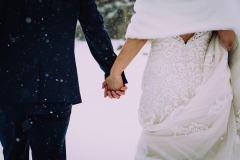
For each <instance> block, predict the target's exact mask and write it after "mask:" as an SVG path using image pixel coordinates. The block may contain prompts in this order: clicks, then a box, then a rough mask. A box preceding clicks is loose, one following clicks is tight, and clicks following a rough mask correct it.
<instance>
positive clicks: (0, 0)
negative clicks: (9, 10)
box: [0, 0, 6, 36]
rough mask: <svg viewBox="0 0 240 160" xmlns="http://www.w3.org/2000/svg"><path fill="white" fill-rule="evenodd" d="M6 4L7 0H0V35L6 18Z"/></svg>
mask: <svg viewBox="0 0 240 160" xmlns="http://www.w3.org/2000/svg"><path fill="white" fill-rule="evenodd" d="M4 6H5V0H0V36H1V32H2V26H3V19H4ZM5 7H6V6H5Z"/></svg>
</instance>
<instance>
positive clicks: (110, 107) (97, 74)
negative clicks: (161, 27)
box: [0, 40, 150, 160]
mask: <svg viewBox="0 0 240 160" xmlns="http://www.w3.org/2000/svg"><path fill="white" fill-rule="evenodd" d="M120 44H123V41H120V40H113V46H114V49H117V48H118V46H119V45H120ZM149 48H150V44H146V45H145V46H144V48H143V49H142V50H141V51H140V53H139V54H138V55H137V56H136V58H135V59H134V60H133V62H132V63H131V64H130V65H129V67H128V68H127V69H126V71H125V72H126V76H127V79H128V82H129V84H128V85H127V86H128V87H129V89H128V91H127V92H126V95H125V96H124V97H121V99H120V100H111V99H104V98H103V90H102V89H101V84H102V82H103V72H102V71H101V70H100V69H99V66H98V64H97V63H96V62H95V61H94V59H93V58H92V56H91V54H90V52H89V50H88V47H87V44H86V42H82V41H76V53H75V54H76V62H77V67H78V72H79V75H81V76H79V83H80V90H81V95H82V99H83V103H82V104H79V105H75V106H74V107H73V111H72V116H71V122H70V126H69V129H68V133H67V157H68V158H67V159H68V160H133V157H134V153H135V147H136V144H137V141H138V137H139V135H140V132H141V128H140V125H139V123H138V117H137V109H138V103H139V98H140V94H141V88H140V86H141V79H142V73H143V69H144V67H145V64H146V60H147V56H146V53H148V52H149ZM118 52H119V51H116V53H118ZM0 150H2V148H1V145H0ZM0 160H3V156H2V155H1V154H0Z"/></svg>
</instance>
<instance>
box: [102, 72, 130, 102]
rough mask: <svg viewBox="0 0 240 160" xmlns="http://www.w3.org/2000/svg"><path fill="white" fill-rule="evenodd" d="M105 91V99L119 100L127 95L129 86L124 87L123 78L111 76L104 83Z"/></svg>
mask: <svg viewBox="0 0 240 160" xmlns="http://www.w3.org/2000/svg"><path fill="white" fill-rule="evenodd" d="M102 88H103V89H104V97H107V96H108V97H109V98H111V99H112V98H117V99H119V98H120V97H121V96H122V95H125V91H126V90H127V86H124V85H123V81H122V77H121V76H111V75H110V76H109V77H107V78H106V80H105V81H104V82H103V83H102Z"/></svg>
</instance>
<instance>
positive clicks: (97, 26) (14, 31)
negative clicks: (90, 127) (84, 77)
mask: <svg viewBox="0 0 240 160" xmlns="http://www.w3.org/2000/svg"><path fill="white" fill-rule="evenodd" d="M77 20H79V22H80V24H81V27H82V29H83V32H84V34H85V38H86V40H87V43H88V46H89V48H90V50H91V53H92V55H93V57H94V58H95V60H96V61H97V62H98V64H99V65H100V68H101V69H102V70H103V71H104V72H105V77H107V76H108V75H109V74H110V69H111V66H112V64H113V63H114V61H115V59H116V55H115V53H114V51H113V48H112V44H111V41H110V38H109V35H108V33H107V31H106V30H105V28H104V25H103V18H102V16H101V14H100V13H99V11H98V10H97V6H96V4H95V1H94V0H0V120H1V121H0V127H1V128H0V140H1V142H2V145H3V147H4V156H5V159H11V157H12V159H14V156H15V155H18V154H19V155H21V157H27V155H26V154H25V153H24V154H22V153H20V150H19V149H18V148H15V149H13V148H14V147H13V148H11V147H9V146H12V145H13V143H16V141H15V140H16V138H18V139H21V138H19V137H13V136H14V134H13V133H12V132H25V131H26V130H27V133H28V135H27V136H25V138H22V139H21V140H23V139H24V144H27V143H30V145H31V147H32V149H34V151H33V152H35V157H34V158H35V159H39V160H40V159H43V158H39V156H38V151H39V150H40V151H41V150H43V149H44V147H45V148H46V146H42V148H41V147H40V148H39V147H38V150H37V149H36V148H37V147H36V146H37V145H35V144H36V143H41V142H36V141H34V139H31V138H30V139H31V140H29V137H34V136H35V137H39V141H40V140H41V137H40V136H41V135H39V136H36V135H33V131H32V130H39V128H37V127H38V126H36V125H35V124H37V122H39V123H40V122H41V118H42V119H44V116H46V113H49V112H52V110H54V111H55V112H56V114H55V116H58V114H59V113H61V112H60V111H59V110H61V109H59V110H57V109H56V108H57V107H62V108H65V107H66V108H68V111H66V113H68V114H66V115H64V116H65V117H64V118H65V121H63V122H62V124H65V126H61V125H59V128H60V130H61V128H65V129H67V125H68V121H69V116H70V112H71V104H76V103H81V97H80V92H79V85H78V76H77V70H76V64H75V56H74V37H75V29H76V24H77ZM79 77H81V75H80V76H79ZM122 77H123V81H124V83H127V81H126V79H125V77H124V74H122ZM54 104H56V106H54ZM36 105H37V106H41V107H42V109H43V107H45V106H49V107H47V109H48V110H46V111H45V112H42V109H39V108H41V107H36V108H37V109H36V108H35V110H32V108H34V106H36ZM31 106H32V107H31ZM16 107H18V108H16ZM19 107H22V110H21V109H20V110H19ZM45 108H46V107H45ZM21 111H22V112H24V113H26V114H24V113H21V114H20V113H19V112H21ZM11 113H12V114H13V113H16V115H15V116H12V115H11ZM17 113H19V114H17ZM22 114H23V115H24V116H23V117H24V118H23V117H20V115H22ZM50 117H51V116H50ZM14 118H15V120H16V121H18V122H19V123H16V124H14V127H15V128H14V127H10V128H13V129H8V130H6V129H3V128H4V127H6V126H7V125H8V123H10V121H11V122H12V121H13V119H14ZM55 118H56V117H55ZM61 118H62V119H61V120H63V119H64V118H63V117H61ZM36 119H38V120H36ZM44 120H46V119H44ZM33 121H35V123H33ZM50 122H52V121H49V122H45V121H44V126H45V129H46V132H47V130H49V129H50V128H49V127H50V126H51V127H52V126H54V124H51V125H49V126H47V124H48V123H50ZM32 123H33V124H32ZM56 123H57V122H56ZM26 124H27V126H31V127H20V128H19V126H18V125H21V126H26ZM30 124H31V125H30ZM40 124H41V125H42V126H43V123H40ZM56 126H57V124H56ZM34 127H35V128H34ZM26 128H27V129H26ZM33 128H34V129H33ZM65 132H66V130H63V132H62V138H63V140H62V139H60V140H58V141H63V143H62V144H60V145H64V143H65V142H64V138H65V134H64V133H65ZM50 133H51V131H49V134H50ZM21 134H22V133H21ZM31 134H32V135H31ZM34 134H37V133H34ZM51 134H52V133H51ZM9 136H12V137H9ZM15 136H16V135H15ZM22 136H23V135H22ZM46 136H47V135H46ZM46 136H45V139H46ZM23 137H24V136H23ZM42 138H43V141H44V137H42ZM21 142H23V141H21ZM54 145H59V144H53V146H54ZM34 146H35V148H34ZM40 146H41V145H40ZM17 150H18V153H16V152H17ZM27 150H28V148H27V147H26V146H25V150H24V151H23V152H27ZM40 151H39V152H40ZM53 151H54V152H55V154H57V153H58V152H59V155H60V154H61V156H60V157H63V158H53V157H52V155H50V154H49V153H48V154H47V153H46V152H44V151H43V152H41V153H44V154H45V157H46V159H65V156H64V155H65V148H64V147H62V148H61V151H57V149H54V147H53ZM60 152H61V153H60ZM14 154H15V155H14ZM15 159H16V160H20V159H19V157H18V158H16V156H15Z"/></svg>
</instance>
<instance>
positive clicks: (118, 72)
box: [110, 69, 123, 77]
mask: <svg viewBox="0 0 240 160" xmlns="http://www.w3.org/2000/svg"><path fill="white" fill-rule="evenodd" d="M122 72H123V70H116V69H115V70H114V69H112V70H111V72H110V76H113V77H121V74H122Z"/></svg>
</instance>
